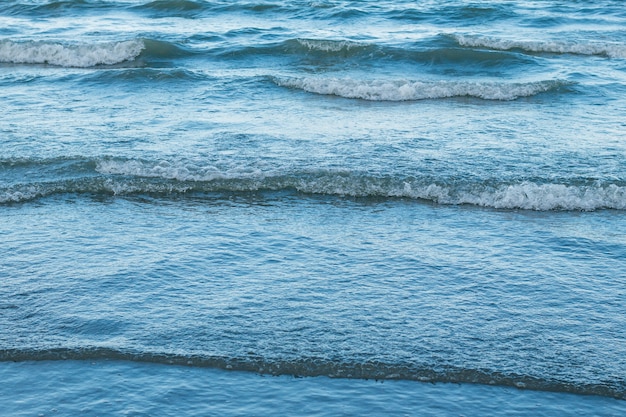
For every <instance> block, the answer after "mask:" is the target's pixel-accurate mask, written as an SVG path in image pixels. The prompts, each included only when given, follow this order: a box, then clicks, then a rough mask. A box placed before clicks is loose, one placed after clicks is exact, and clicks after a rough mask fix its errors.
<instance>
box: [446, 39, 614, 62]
mask: <svg viewBox="0 0 626 417" xmlns="http://www.w3.org/2000/svg"><path fill="white" fill-rule="evenodd" d="M451 36H452V38H453V39H454V40H455V41H456V42H457V43H458V44H459V45H460V46H463V47H472V48H488V49H494V50H499V51H509V50H512V49H520V50H522V51H525V52H530V53H552V54H577V55H598V56H606V57H609V58H626V45H624V44H619V43H611V42H594V41H583V42H577V41H574V40H571V41H559V40H554V41H520V40H511V39H501V38H494V37H487V36H474V35H451Z"/></svg>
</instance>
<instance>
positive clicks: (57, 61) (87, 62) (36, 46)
mask: <svg viewBox="0 0 626 417" xmlns="http://www.w3.org/2000/svg"><path fill="white" fill-rule="evenodd" d="M145 47H146V45H145V43H144V41H143V40H128V41H121V42H106V43H96V44H64V43H60V42H44V41H26V42H14V41H10V40H4V41H0V62H2V63H12V64H48V65H56V66H62V67H76V68H88V67H94V66H98V65H114V64H119V63H122V62H125V61H132V60H133V59H135V58H137V57H138V56H139V55H140V54H141V52H142V51H143V50H144V48H145Z"/></svg>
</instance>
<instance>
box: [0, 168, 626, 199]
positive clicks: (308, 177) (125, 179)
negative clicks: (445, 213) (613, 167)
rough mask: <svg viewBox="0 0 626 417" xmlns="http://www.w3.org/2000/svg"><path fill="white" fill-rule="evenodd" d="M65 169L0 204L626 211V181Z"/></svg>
mask: <svg viewBox="0 0 626 417" xmlns="http://www.w3.org/2000/svg"><path fill="white" fill-rule="evenodd" d="M63 164H64V165H66V169H67V170H68V173H67V174H65V175H63V177H59V173H56V174H55V175H56V176H57V179H55V180H49V181H40V182H30V183H20V184H14V185H10V186H5V187H2V188H0V203H1V204H12V203H21V202H28V201H32V200H36V199H39V198H43V197H48V196H52V195H60V194H102V195H110V196H133V195H142V194H150V195H155V196H158V197H164V198H167V197H168V196H171V195H172V194H175V195H181V194H192V195H195V194H202V193H227V194H229V193H241V192H266V191H268V192H277V191H278V192H295V193H301V194H308V195H328V196H336V197H349V198H375V199H409V200H415V201H425V202H431V203H433V204H441V205H472V206H478V207H485V208H494V209H512V210H516V209H521V210H535V211H555V210H558V211H595V210H602V209H613V210H626V183H623V182H620V181H614V182H608V181H595V182H589V181H580V182H569V183H555V182H550V181H544V180H536V181H519V182H510V181H509V182H503V181H500V182H499V181H494V180H482V181H481V180H472V179H468V180H466V181H463V180H460V179H454V180H445V179H437V178H430V177H394V176H376V175H370V174H364V173H360V172H353V171H347V170H323V169H318V170H300V171H298V170H296V171H293V170H284V169H277V170H276V171H273V172H268V171H263V170H260V169H254V168H248V169H246V168H240V169H226V170H224V169H218V168H217V167H215V166H198V165H194V164H191V163H185V162H180V163H169V162H165V161H161V162H147V161H140V160H119V159H101V160H95V161H87V162H85V161H76V162H63ZM72 165H76V166H77V167H76V170H77V173H76V174H71V173H69V171H70V170H72V169H74V168H72ZM26 168H27V167H26ZM26 168H24V167H22V168H20V169H26ZM51 170H52V169H51Z"/></svg>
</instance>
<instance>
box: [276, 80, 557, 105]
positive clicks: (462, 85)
mask: <svg viewBox="0 0 626 417" xmlns="http://www.w3.org/2000/svg"><path fill="white" fill-rule="evenodd" d="M273 81H274V83H276V84H277V85H279V86H281V87H287V88H294V89H299V90H304V91H307V92H309V93H315V94H321V95H333V96H338V97H344V98H352V99H362V100H369V101H415V100H426V99H444V98H453V97H473V98H480V99H483V100H501V101H510V100H515V99H518V98H520V97H530V96H534V95H537V94H540V93H545V92H548V91H555V90H558V89H559V88H562V87H564V86H566V85H567V83H566V82H563V81H558V80H548V81H535V82H527V83H503V82H488V81H409V80H354V79H349V78H348V79H341V78H321V77H302V78H296V77H293V78H288V77H275V78H273Z"/></svg>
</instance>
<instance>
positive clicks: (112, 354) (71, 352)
mask: <svg viewBox="0 0 626 417" xmlns="http://www.w3.org/2000/svg"><path fill="white" fill-rule="evenodd" d="M49 360H80V361H93V360H117V361H129V362H144V363H154V364H161V365H178V366H181V365H182V366H190V367H203V368H214V369H222V370H228V371H246V372H254V373H258V374H261V375H274V376H279V375H290V376H297V377H318V376H326V377H329V378H346V379H373V380H380V381H384V380H409V381H420V382H430V383H438V382H440V383H471V384H482V385H492V386H507V387H515V388H520V389H530V390H535V391H548V392H566V393H573V394H585V395H600V396H605V397H612V398H617V399H626V392H625V389H624V387H623V386H621V385H620V384H619V382H615V383H601V384H594V383H589V384H578V383H571V382H567V381H560V380H556V379H554V380H552V379H541V378H537V377H533V376H530V375H518V374H504V373H500V372H490V371H489V370H479V369H465V368H457V367H452V366H442V365H436V366H428V365H426V364H424V365H415V364H391V363H383V362H380V361H371V362H351V361H331V360H328V359H321V358H309V357H304V358H294V359H288V360H282V359H268V358H263V357H261V356H258V355H255V354H253V353H250V354H249V355H248V356H246V357H227V356H212V355H201V354H191V355H185V354H173V353H166V352H136V351H133V350H121V349H115V348H107V347H81V348H53V349H27V350H24V349H3V350H0V361H4V362H7V361H12V362H23V361H49Z"/></svg>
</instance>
